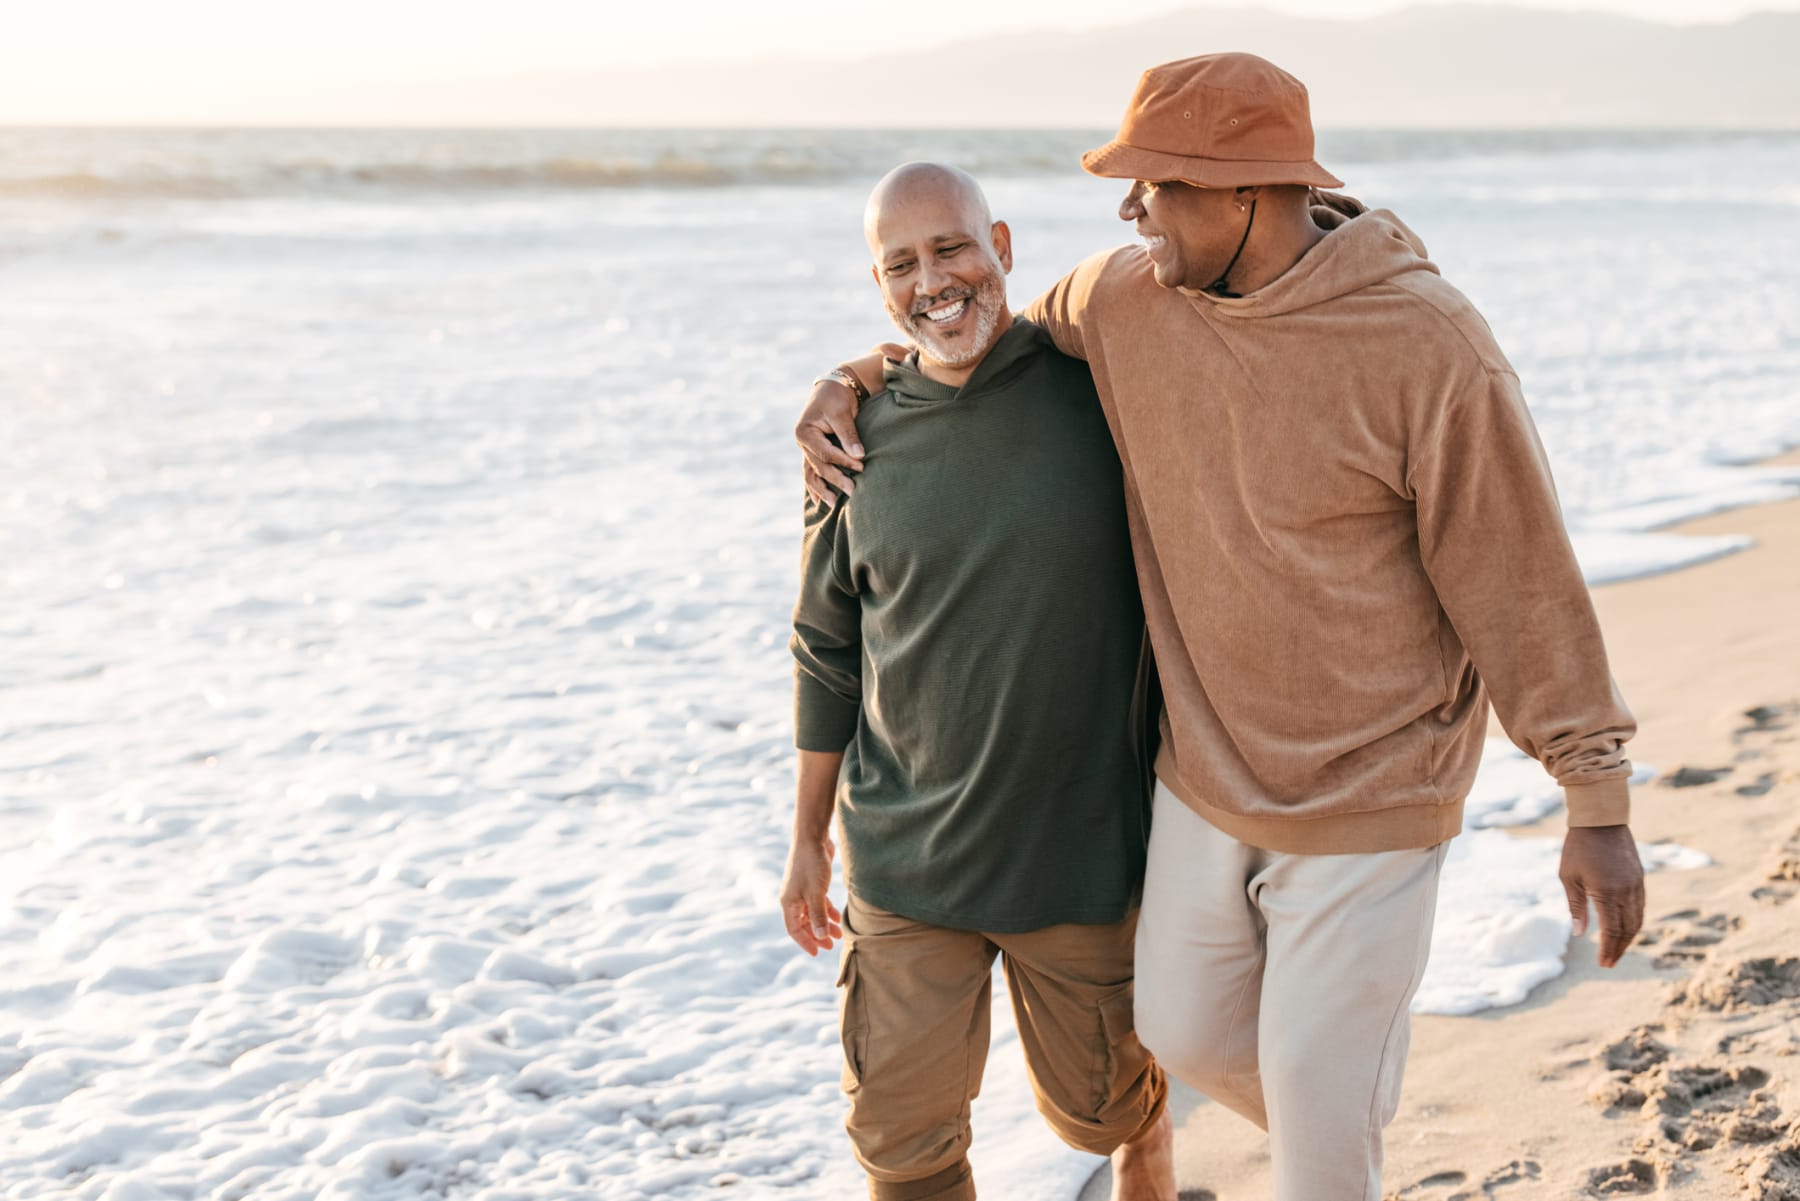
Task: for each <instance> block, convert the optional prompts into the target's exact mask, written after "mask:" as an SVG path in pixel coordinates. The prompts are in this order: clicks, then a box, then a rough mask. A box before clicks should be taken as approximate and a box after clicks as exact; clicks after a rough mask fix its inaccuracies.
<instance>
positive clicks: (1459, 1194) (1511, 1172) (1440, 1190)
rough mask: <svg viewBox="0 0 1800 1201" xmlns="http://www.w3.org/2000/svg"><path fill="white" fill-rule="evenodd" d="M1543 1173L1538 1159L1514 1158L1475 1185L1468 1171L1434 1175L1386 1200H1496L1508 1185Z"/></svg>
mask: <svg viewBox="0 0 1800 1201" xmlns="http://www.w3.org/2000/svg"><path fill="white" fill-rule="evenodd" d="M1543 1174H1544V1170H1543V1168H1542V1167H1541V1166H1540V1165H1539V1164H1538V1162H1537V1161H1536V1160H1535V1159H1515V1160H1513V1161H1512V1162H1511V1163H1508V1164H1506V1165H1505V1166H1504V1167H1499V1168H1495V1169H1494V1170H1493V1171H1491V1172H1489V1173H1488V1174H1487V1175H1486V1176H1484V1177H1482V1178H1481V1180H1480V1181H1479V1182H1477V1183H1474V1184H1470V1181H1469V1174H1468V1173H1467V1172H1457V1171H1449V1172H1434V1173H1432V1174H1431V1175H1430V1176H1427V1177H1425V1178H1424V1179H1423V1180H1420V1181H1419V1182H1417V1183H1416V1184H1410V1185H1408V1186H1407V1187H1405V1188H1403V1189H1401V1190H1400V1191H1399V1192H1397V1193H1390V1194H1389V1195H1388V1197H1387V1198H1386V1201H1495V1198H1497V1197H1500V1196H1501V1195H1502V1191H1503V1190H1504V1189H1505V1188H1506V1186H1508V1185H1511V1184H1523V1183H1525V1182H1526V1181H1530V1180H1537V1179H1539V1178H1540V1177H1541V1176H1543ZM1465 1185H1467V1186H1468V1187H1466V1188H1465V1187H1464V1186H1465Z"/></svg>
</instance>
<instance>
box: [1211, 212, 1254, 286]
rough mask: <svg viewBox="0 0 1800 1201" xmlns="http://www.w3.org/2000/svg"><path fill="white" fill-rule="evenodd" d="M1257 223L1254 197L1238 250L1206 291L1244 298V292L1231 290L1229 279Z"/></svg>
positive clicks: (1239, 240)
mask: <svg viewBox="0 0 1800 1201" xmlns="http://www.w3.org/2000/svg"><path fill="white" fill-rule="evenodd" d="M1255 224H1256V201H1255V200H1254V199H1252V200H1251V201H1250V219H1249V220H1248V221H1246V222H1244V236H1243V237H1241V238H1239V239H1238V248H1237V252H1236V253H1235V254H1233V255H1232V256H1231V261H1230V262H1229V263H1226V264H1225V270H1223V271H1221V272H1219V278H1218V279H1215V280H1213V281H1212V282H1211V283H1210V284H1207V285H1206V291H1208V292H1211V293H1212V294H1213V295H1214V296H1217V297H1219V298H1220V299H1222V300H1240V299H1242V298H1243V293H1242V292H1233V291H1232V290H1231V284H1230V283H1229V282H1228V281H1229V280H1230V279H1231V269H1232V268H1233V267H1235V266H1237V261H1238V256H1239V255H1241V254H1243V253H1244V246H1245V244H1246V243H1248V242H1249V241H1250V227H1251V226H1252V225H1255Z"/></svg>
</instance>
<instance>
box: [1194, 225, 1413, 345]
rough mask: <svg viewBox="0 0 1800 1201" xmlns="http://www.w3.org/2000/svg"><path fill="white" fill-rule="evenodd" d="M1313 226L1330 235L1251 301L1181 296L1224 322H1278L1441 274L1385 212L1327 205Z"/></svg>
mask: <svg viewBox="0 0 1800 1201" xmlns="http://www.w3.org/2000/svg"><path fill="white" fill-rule="evenodd" d="M1312 213H1313V220H1314V221H1316V222H1318V224H1319V226H1320V227H1321V228H1323V229H1326V230H1328V231H1329V232H1328V233H1327V234H1326V235H1325V237H1324V239H1323V240H1322V241H1320V242H1319V244H1318V245H1316V246H1314V247H1313V248H1312V249H1311V250H1310V251H1308V252H1307V253H1306V255H1305V257H1304V258H1302V259H1301V260H1300V261H1299V262H1298V263H1295V264H1294V266H1293V267H1292V268H1290V269H1289V270H1288V271H1287V273H1286V274H1284V275H1282V276H1281V278H1280V279H1277V280H1275V281H1274V282H1273V283H1270V284H1268V285H1267V286H1265V287H1262V288H1259V289H1257V290H1256V291H1254V292H1252V293H1250V294H1249V295H1247V296H1240V297H1232V298H1221V297H1217V296H1214V295H1212V294H1211V293H1208V292H1202V291H1199V290H1197V289H1190V288H1183V289H1181V291H1182V292H1183V293H1184V294H1186V295H1187V296H1188V297H1190V298H1191V299H1192V300H1193V301H1194V302H1195V303H1196V304H1198V303H1202V302H1204V303H1207V304H1210V305H1212V306H1213V309H1212V311H1213V312H1215V313H1217V314H1218V315H1219V316H1221V317H1278V316H1280V315H1281V314H1283V313H1292V312H1295V311H1297V310H1300V309H1304V308H1310V307H1311V306H1313V305H1315V304H1322V303H1323V302H1325V301H1328V300H1336V299H1337V298H1338V297H1340V296H1347V295H1349V294H1350V293H1352V292H1356V291H1360V290H1361V289H1363V288H1367V287H1369V286H1370V285H1372V284H1380V283H1386V282H1388V281H1389V280H1391V279H1394V278H1395V277H1396V276H1401V275H1405V274H1407V273H1408V272H1411V271H1429V272H1431V273H1432V274H1433V275H1436V274H1437V273H1438V269H1437V265H1436V264H1435V263H1433V262H1432V261H1431V260H1430V258H1428V257H1427V256H1426V253H1425V243H1423V242H1421V241H1420V240H1419V235H1417V234H1415V233H1414V232H1413V231H1412V230H1410V229H1408V228H1407V227H1406V223H1405V222H1403V221H1401V220H1400V218H1398V217H1396V216H1395V215H1394V214H1393V213H1391V212H1389V211H1388V210H1386V209H1374V210H1371V211H1369V212H1365V213H1362V214H1361V215H1359V216H1350V215H1347V214H1346V213H1344V212H1343V211H1342V210H1341V209H1338V208H1334V207H1330V206H1328V205H1322V204H1315V205H1314V206H1313V210H1312Z"/></svg>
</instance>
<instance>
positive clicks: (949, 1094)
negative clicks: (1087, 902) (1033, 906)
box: [838, 895, 1167, 1201]
mask: <svg viewBox="0 0 1800 1201" xmlns="http://www.w3.org/2000/svg"><path fill="white" fill-rule="evenodd" d="M1136 929H1137V914H1136V913H1135V912H1134V913H1133V914H1132V915H1131V916H1129V917H1127V918H1126V919H1125V920H1124V921H1122V922H1116V923H1114V924H1112V925H1105V926H1083V925H1062V926H1050V927H1047V928H1045V929H1042V930H1033V931H1030V932H1028V933H1024V934H982V933H976V932H973V931H969V930H952V929H947V928H945V927H943V926H933V925H929V924H927V923H925V922H916V921H912V920H911V919H909V918H904V917H900V916H898V915H896V914H892V913H889V912H887V911H886V910H883V909H878V908H876V907H875V906H873V905H869V904H867V903H865V902H863V901H861V900H859V899H857V898H856V897H855V896H854V895H852V896H851V897H850V900H849V903H848V905H847V906H846V908H845V912H844V950H843V963H842V967H841V969H840V971H839V975H838V983H839V984H840V985H842V986H843V989H844V995H843V1009H842V1017H843V1040H844V1092H845V1093H846V1094H847V1095H848V1096H849V1098H850V1115H849V1117H848V1118H847V1119H846V1121H845V1123H844V1125H845V1128H846V1129H847V1130H848V1131H849V1132H850V1142H851V1146H852V1148H853V1149H854V1150H855V1153H856V1158H857V1161H858V1162H859V1163H861V1164H862V1166H863V1169H864V1170H865V1171H866V1172H867V1173H868V1174H869V1195H870V1196H871V1197H872V1198H874V1199H875V1201H972V1199H973V1198H974V1196H975V1185H974V1181H973V1178H972V1176H971V1173H970V1171H969V1162H968V1158H967V1155H968V1150H969V1142H970V1134H969V1103H970V1102H971V1101H972V1100H974V1098H975V1095H976V1094H977V1093H978V1092H979V1091H980V1090H981V1073H982V1070H983V1068H984V1067H985V1066H986V1064H987V1050H988V1014H989V1008H990V1006H991V1004H992V991H993V969H994V957H995V956H996V955H999V956H1001V957H1002V959H1003V960H1004V963H1005V966H1006V983H1007V988H1008V990H1009V991H1010V993H1011V994H1012V1006H1013V1015H1014V1017H1015V1019H1016V1020H1017V1022H1018V1026H1019V1042H1020V1044H1021V1045H1022V1046H1023V1047H1024V1050H1025V1065H1026V1069H1027V1071H1028V1072H1029V1074H1030V1077H1031V1084H1032V1089H1033V1091H1034V1092H1035V1093H1036V1096H1037V1108H1038V1112H1039V1113H1041V1114H1043V1115H1044V1119H1045V1121H1046V1122H1048V1123H1049V1125H1050V1128H1051V1129H1052V1130H1054V1131H1055V1132H1056V1133H1057V1135H1058V1136H1060V1137H1061V1138H1062V1140H1063V1141H1064V1142H1066V1143H1068V1144H1069V1145H1070V1146H1072V1147H1076V1148H1079V1149H1080V1150H1083V1151H1091V1152H1093V1153H1094V1154H1096V1155H1108V1154H1111V1153H1112V1151H1113V1149H1114V1148H1116V1147H1118V1146H1119V1145H1120V1144H1121V1143H1126V1142H1129V1141H1131V1140H1132V1139H1134V1138H1136V1137H1137V1136H1138V1134H1139V1133H1140V1132H1142V1131H1144V1130H1146V1129H1147V1128H1148V1127H1149V1125H1150V1123H1151V1122H1152V1121H1154V1120H1155V1119H1157V1118H1158V1117H1160V1116H1161V1114H1162V1110H1163V1106H1164V1103H1165V1100H1166V1095H1167V1085H1166V1083H1165V1081H1164V1079H1163V1073H1162V1069H1160V1068H1159V1067H1157V1066H1156V1063H1155V1061H1153V1060H1152V1059H1151V1058H1150V1056H1149V1054H1148V1053H1147V1052H1146V1051H1145V1050H1144V1048H1143V1046H1142V1044H1140V1043H1139V1042H1138V1039H1137V1034H1136V1032H1135V1030H1134V1028H1133V1025H1132V1003H1133V997H1132V940H1133V938H1134V936H1135V933H1136Z"/></svg>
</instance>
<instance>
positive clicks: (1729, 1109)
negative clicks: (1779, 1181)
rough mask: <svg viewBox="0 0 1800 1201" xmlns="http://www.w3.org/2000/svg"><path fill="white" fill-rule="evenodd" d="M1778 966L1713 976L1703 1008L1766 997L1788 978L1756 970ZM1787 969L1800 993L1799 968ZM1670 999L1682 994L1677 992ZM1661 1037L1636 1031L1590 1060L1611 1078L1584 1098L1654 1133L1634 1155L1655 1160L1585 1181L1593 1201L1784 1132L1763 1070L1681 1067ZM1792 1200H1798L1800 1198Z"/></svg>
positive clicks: (1647, 1185)
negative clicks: (1703, 1156) (1700, 1157)
mask: <svg viewBox="0 0 1800 1201" xmlns="http://www.w3.org/2000/svg"><path fill="white" fill-rule="evenodd" d="M1775 962H1776V961H1771V960H1750V961H1747V963H1744V964H1738V965H1735V966H1734V967H1732V968H1729V969H1726V970H1725V971H1723V972H1720V973H1718V974H1717V975H1715V976H1714V977H1712V979H1711V982H1710V984H1709V986H1708V991H1706V992H1705V995H1706V996H1707V997H1708V998H1709V1000H1708V1001H1706V1002H1704V1007H1705V1008H1707V1009H1709V1010H1722V1008H1723V1007H1724V1006H1726V1005H1735V1004H1744V1003H1746V1002H1748V1001H1749V1000H1751V999H1752V998H1753V997H1757V996H1762V995H1765V993H1766V992H1767V991H1768V990H1769V988H1770V979H1771V974H1772V975H1773V978H1774V979H1775V981H1776V982H1777V983H1779V981H1781V980H1782V979H1785V976H1784V975H1783V973H1782V971H1781V970H1779V969H1768V970H1765V968H1764V967H1762V966H1761V965H1765V964H1771V963H1775ZM1788 962H1789V963H1791V964H1792V965H1793V967H1794V969H1795V971H1794V975H1795V977H1796V988H1797V990H1800V961H1788ZM1746 969H1748V970H1746ZM1758 990H1761V991H1758ZM1675 995H1676V997H1677V998H1680V997H1682V996H1683V995H1685V994H1684V993H1682V992H1681V991H1679V990H1678V991H1677V993H1676V994H1675ZM1678 1007H1686V1008H1689V1009H1692V1008H1694V1005H1691V1004H1689V1005H1685V1006H1678ZM1660 1033H1663V1027H1662V1026H1660V1025H1650V1026H1639V1027H1638V1028H1637V1029H1635V1030H1633V1031H1631V1032H1630V1033H1629V1034H1627V1035H1625V1036H1624V1037H1623V1038H1620V1039H1619V1040H1617V1041H1616V1042H1613V1043H1611V1044H1609V1045H1607V1046H1606V1047H1604V1048H1602V1049H1601V1051H1600V1052H1599V1054H1598V1055H1596V1056H1595V1058H1596V1059H1598V1060H1599V1061H1600V1062H1601V1063H1602V1064H1603V1065H1605V1067H1606V1069H1607V1070H1608V1072H1609V1073H1610V1075H1608V1076H1607V1077H1606V1079H1604V1080H1603V1081H1601V1082H1600V1083H1599V1084H1598V1085H1596V1086H1595V1088H1594V1089H1593V1091H1592V1092H1591V1093H1590V1094H1589V1099H1590V1100H1591V1101H1592V1102H1593V1103H1594V1104H1595V1105H1596V1106H1598V1107H1600V1108H1601V1109H1603V1110H1604V1111H1605V1112H1606V1116H1607V1117H1609V1118H1611V1117H1626V1116H1632V1115H1635V1116H1637V1117H1638V1118H1640V1119H1641V1120H1643V1121H1644V1122H1646V1123H1647V1124H1648V1125H1649V1127H1650V1130H1651V1131H1652V1132H1653V1133H1649V1134H1648V1135H1647V1136H1646V1137H1644V1138H1640V1139H1639V1140H1638V1141H1637V1143H1636V1144H1635V1147H1634V1149H1635V1150H1636V1151H1638V1152H1639V1154H1640V1155H1649V1154H1652V1153H1654V1155H1655V1156H1656V1157H1655V1158H1654V1159H1644V1158H1640V1159H1633V1160H1629V1161H1627V1162H1625V1163H1622V1164H1610V1165H1607V1166H1605V1167H1601V1168H1595V1169H1594V1170H1593V1171H1591V1172H1590V1173H1589V1174H1588V1193H1589V1195H1590V1196H1596V1197H1606V1196H1614V1195H1625V1194H1631V1193H1649V1192H1654V1191H1655V1190H1656V1189H1657V1188H1658V1187H1660V1184H1662V1183H1665V1182H1666V1181H1667V1180H1668V1179H1670V1178H1672V1176H1671V1174H1680V1173H1682V1172H1684V1171H1685V1166H1686V1161H1687V1160H1688V1158H1689V1157H1691V1156H1693V1155H1696V1154H1699V1153H1702V1152H1707V1151H1712V1150H1714V1149H1724V1148H1732V1149H1735V1150H1739V1151H1742V1150H1745V1149H1749V1148H1757V1147H1763V1146H1766V1145H1767V1144H1769V1143H1773V1142H1775V1141H1776V1140H1778V1139H1780V1138H1781V1137H1782V1135H1783V1134H1784V1132H1786V1130H1787V1124H1786V1122H1785V1121H1784V1119H1783V1116H1782V1113H1781V1107H1780V1105H1779V1104H1778V1103H1777V1101H1776V1094H1775V1090H1774V1089H1773V1088H1772V1087H1770V1085H1771V1078H1770V1075H1769V1073H1768V1071H1766V1070H1765V1069H1763V1068H1762V1067H1759V1066H1757V1065H1754V1064H1745V1063H1735V1064H1720V1063H1678V1062H1676V1061H1675V1059H1674V1058H1673V1055H1674V1053H1673V1052H1672V1051H1671V1050H1670V1048H1669V1047H1668V1046H1667V1045H1666V1044H1664V1043H1663V1042H1662V1040H1661V1039H1659V1038H1658V1037H1657V1035H1658V1034H1660ZM1771 1162H1773V1161H1771ZM1793 1201H1800V1195H1796V1196H1795V1197H1794V1198H1793Z"/></svg>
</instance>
